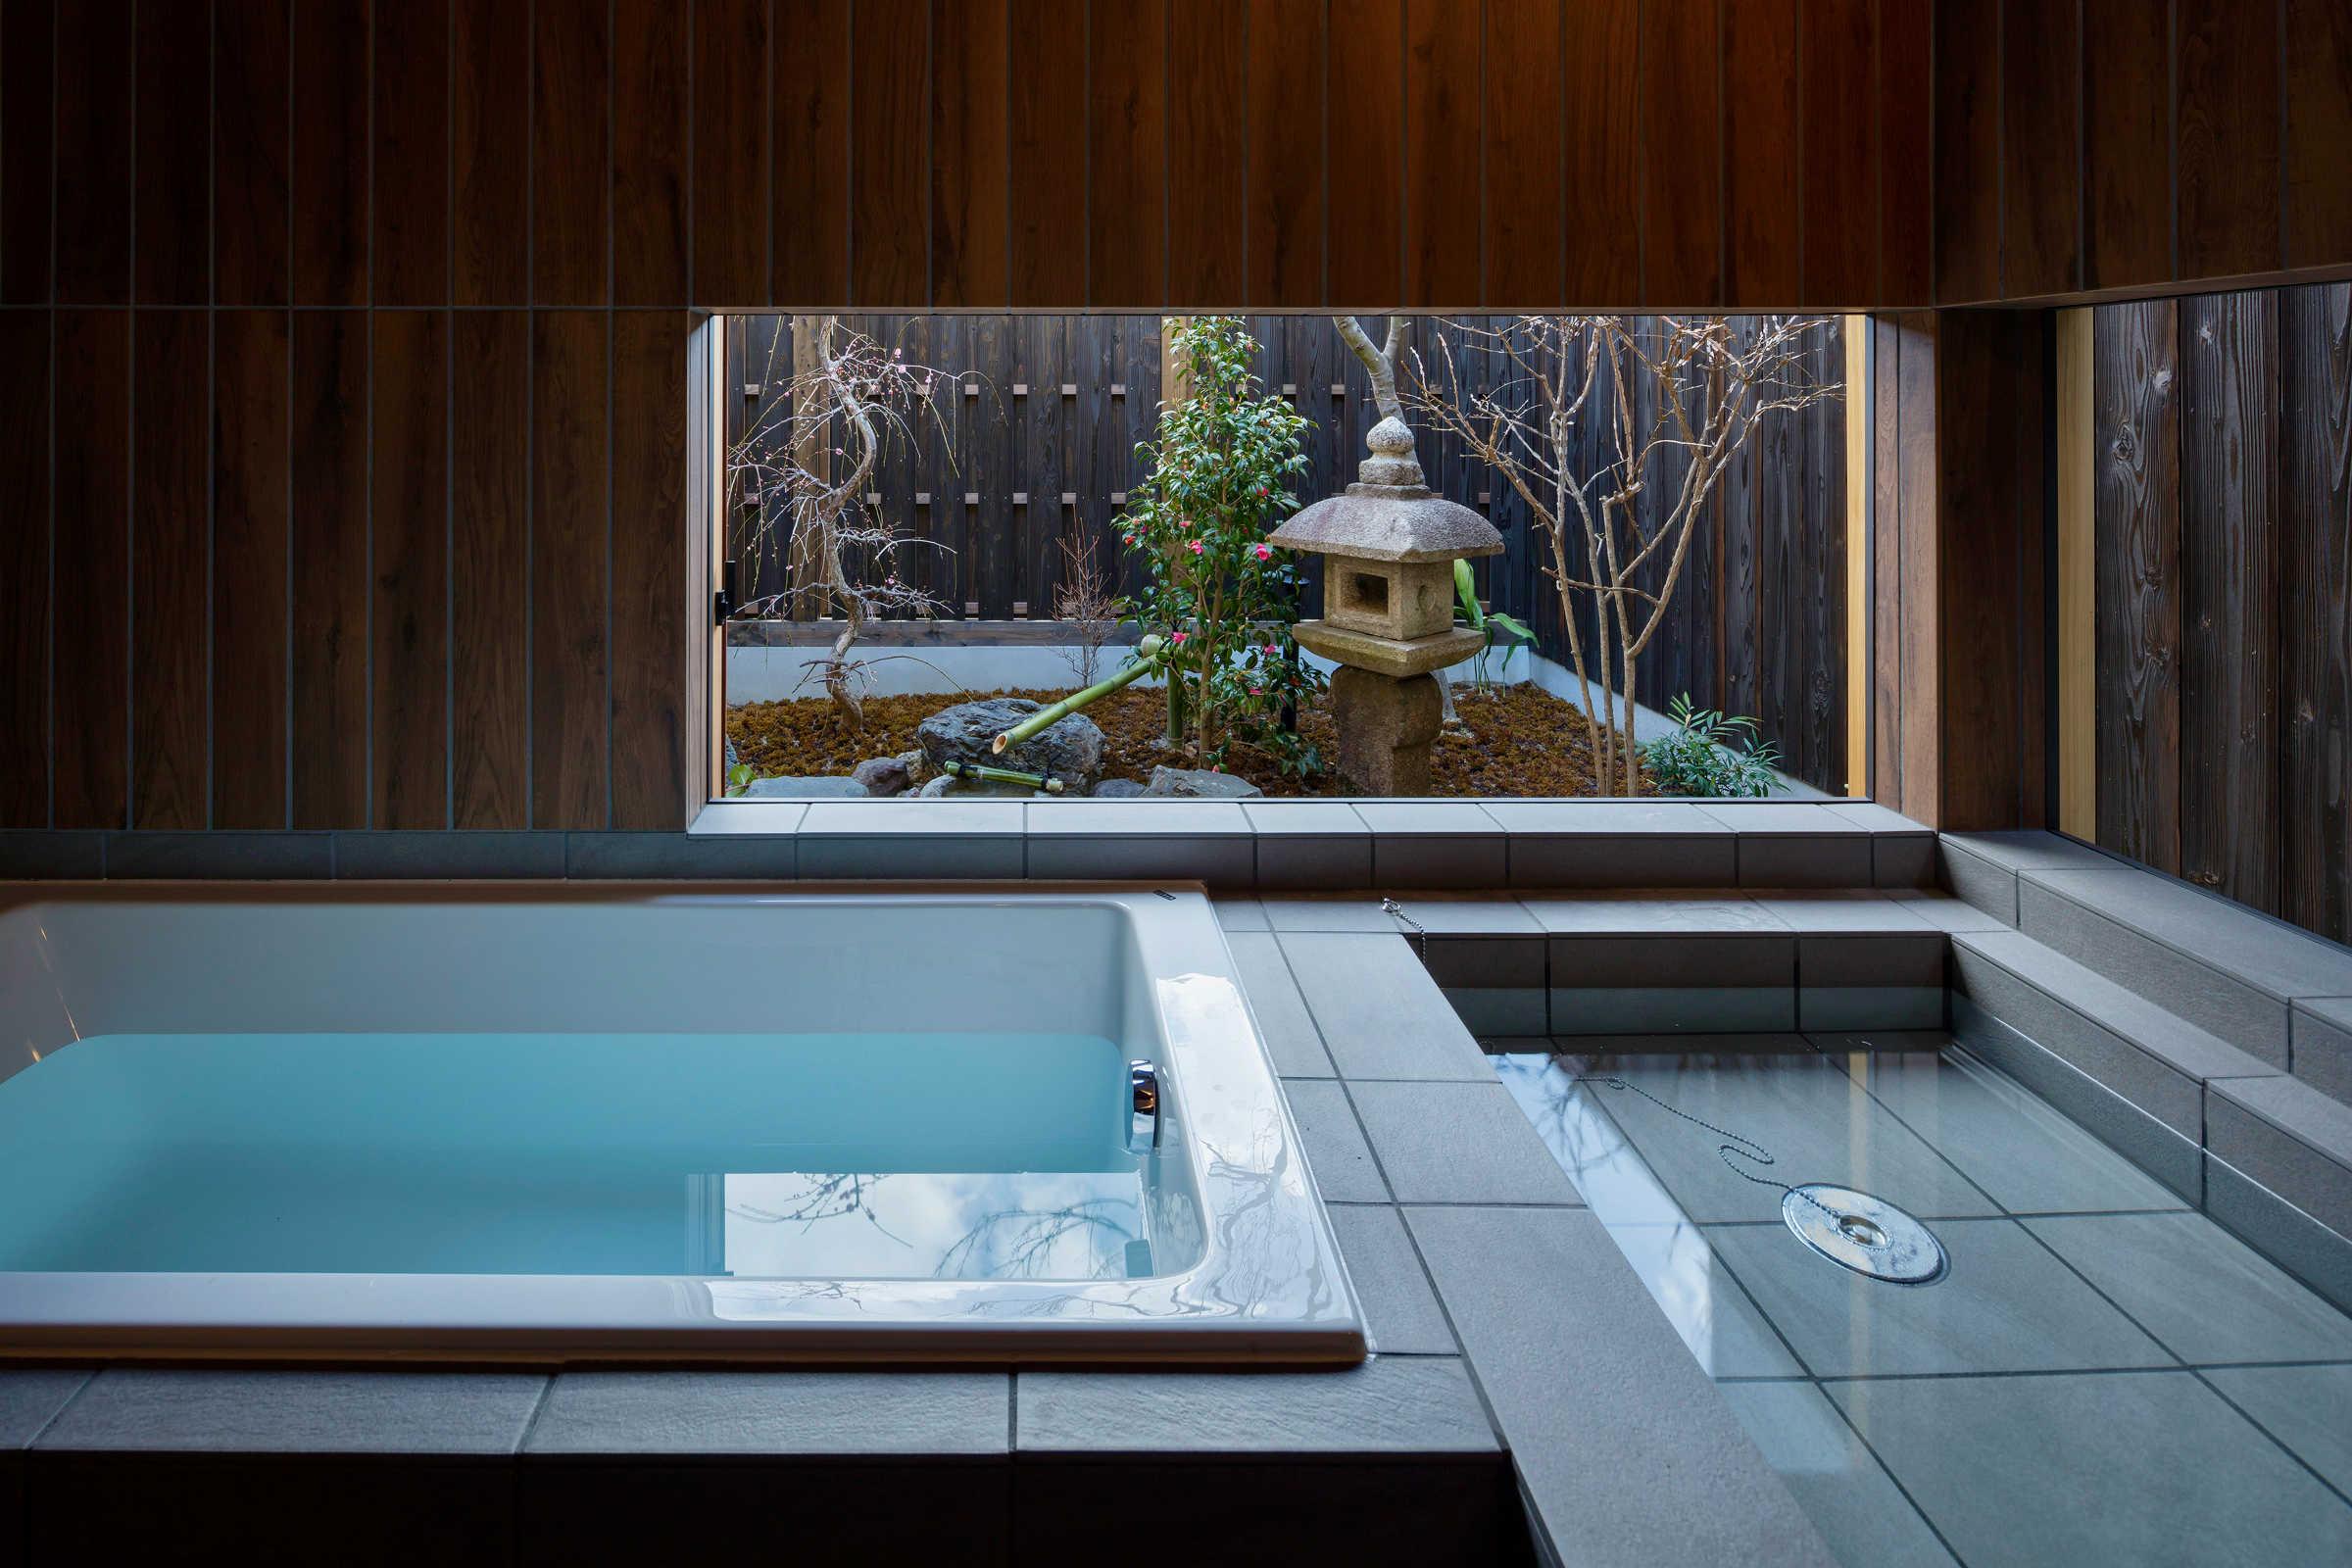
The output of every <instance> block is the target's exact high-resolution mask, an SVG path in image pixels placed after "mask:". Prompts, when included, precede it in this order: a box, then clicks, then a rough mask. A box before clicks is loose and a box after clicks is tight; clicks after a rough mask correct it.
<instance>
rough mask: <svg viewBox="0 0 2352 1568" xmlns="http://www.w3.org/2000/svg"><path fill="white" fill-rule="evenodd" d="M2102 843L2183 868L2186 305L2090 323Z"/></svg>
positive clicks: (2122, 309) (2111, 314)
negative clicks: (2182, 564) (2182, 386)
mask: <svg viewBox="0 0 2352 1568" xmlns="http://www.w3.org/2000/svg"><path fill="white" fill-rule="evenodd" d="M2091 343H2092V356H2093V367H2092V372H2091V375H2092V387H2093V391H2094V400H2095V401H2094V407H2093V411H2092V429H2093V432H2094V435H2093V447H2092V451H2093V453H2094V454H2095V459H2094V461H2095V463H2096V465H2097V467H2096V471H2095V474H2094V479H2093V483H2094V486H2095V495H2096V501H2095V512H2096V543H2095V548H2094V551H2093V559H2094V561H2095V562H2096V573H2095V574H2096V577H2097V584H2096V587H2095V589H2094V598H2095V601H2096V616H2097V636H2096V639H2095V641H2096V652H2095V659H2096V665H2097V668H2096V674H2095V676H2094V680H2095V684H2096V689H2097V691H2098V694H2099V698H2098V703H2097V705H2096V706H2097V712H2098V756H2099V778H2098V824H2099V842H2100V843H2101V844H2103V845H2105V846H2106V847H2107V848H2108V849H2111V850H2114V851H2115V852H2117V853H2118V854H2120V855H2128V856H2130V857H2131V858H2133V859H2135V860H2141V861H2145V862H2146V863H2147V864H2149V865H2152V866H2155V867H2156V868H2157V869H2158V870H2160V871H2170V872H2173V873H2174V874H2176V875H2178V874H2179V872H2180V577H2179V563H2180V309H2179V307H2178V306H2177V305H2176V304H2175V303H2174V302H2172V301H2170V300H2154V301H2150V302H2147V303H2145V304H2138V305H2114V306H2105V307H2102V308H2101V309H2100V310H2099V312H2098V313H2097V315H2096V317H2095V318H2094V319H2093V322H2092V329H2091Z"/></svg>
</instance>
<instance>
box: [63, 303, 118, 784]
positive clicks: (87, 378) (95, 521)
mask: <svg viewBox="0 0 2352 1568" xmlns="http://www.w3.org/2000/svg"><path fill="white" fill-rule="evenodd" d="M60 281H61V282H62V281H63V275H62V272H61V276H60ZM125 281H126V282H127V279H125ZM56 356H57V357H56V366H57V393H56V397H57V402H56V407H55V413H54V416H53V418H54V420H55V423H54V426H53V428H55V429H57V430H72V431H74V432H76V434H75V436H74V438H73V440H71V441H59V442H57V443H56V458H55V465H56V466H55V467H54V469H53V470H52V473H53V478H52V480H51V482H52V483H53V484H54V485H55V487H56V488H55V490H54V492H53V496H52V502H51V505H52V508H53V511H52V514H51V515H52V516H53V518H54V524H53V532H52V535H51V540H52V543H51V549H52V552H53V558H52V560H53V564H52V566H51V570H52V571H54V572H55V574H56V576H55V582H54V586H53V588H52V590H51V591H52V595H53V598H52V606H53V609H52V612H51V613H52V615H53V617H54V618H53V620H52V623H51V624H52V628H53V629H52V631H51V633H50V643H51V647H52V648H53V649H71V650H73V657H71V658H66V659H56V660H54V661H53V673H52V676H51V680H52V682H53V684H52V686H51V692H52V698H51V701H52V703H53V704H54V711H55V714H56V741H55V744H54V747H53V750H52V752H51V761H50V765H51V768H52V769H53V773H52V777H53V780H54V783H53V790H54V793H53V795H52V801H53V815H52V817H51V821H50V825H51V826H53V827H125V826H127V825H128V824H129V791H130V761H129V755H128V748H129V734H128V723H129V703H130V594H129V582H130V316H129V314H128V313H127V312H123V311H61V312H59V313H58V317H57V343H56Z"/></svg>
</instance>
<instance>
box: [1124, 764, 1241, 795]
mask: <svg viewBox="0 0 2352 1568" xmlns="http://www.w3.org/2000/svg"><path fill="white" fill-rule="evenodd" d="M1141 793H1142V794H1144V795H1146V796H1149V797H1151V798H1152V799H1153V800H1165V799H1169V798H1171V797H1173V798H1176V799H1180V800H1203V801H1241V800H1250V799H1253V798H1261V797H1263V796H1264V795H1265V793H1266V792H1265V791H1264V790H1261V789H1259V788H1258V787H1257V786H1256V785H1254V784H1252V783H1250V781H1249V780H1248V779H1246V778H1236V777H1235V776H1234V775H1233V774H1231V773H1220V772H1217V771H1216V770H1215V769H1214V768H1206V767H1169V766H1167V765H1166V764H1164V763H1163V764H1161V765H1160V766H1158V767H1155V768H1153V769H1152V782H1151V783H1150V784H1149V785H1148V786H1146V787H1145V788H1144V789H1143V790H1142V791H1141Z"/></svg>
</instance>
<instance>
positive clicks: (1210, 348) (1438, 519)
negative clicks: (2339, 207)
mask: <svg viewBox="0 0 2352 1568" xmlns="http://www.w3.org/2000/svg"><path fill="white" fill-rule="evenodd" d="M728 326H729V336H728V349H729V361H730V368H729V373H728V384H729V390H730V392H732V391H734V390H735V388H736V387H738V386H740V388H741V391H742V393H743V398H742V401H741V403H740V405H734V402H733V400H732V399H730V404H731V406H730V408H729V409H728V411H727V413H728V419H727V427H726V433H727V497H726V500H727V506H728V517H727V542H728V563H727V571H728V576H729V588H730V595H729V597H730V600H731V601H732V613H731V614H730V616H729V618H728V626H727V631H728V635H727V670H726V679H727V700H728V710H727V722H726V764H727V773H726V778H727V782H726V791H727V793H728V794H729V795H730V796H735V797H752V798H760V797H772V796H802V797H809V796H845V797H860V796H862V797H867V798H874V797H898V798H907V799H923V798H940V797H943V796H960V795H974V794H1008V795H1016V796H1018V795H1029V794H1032V793H1040V792H1042V793H1046V794H1052V795H1065V796H1067V795H1091V796H1112V797H1115V796H1122V795H1126V796H1134V795H1150V796H1165V795H1178V796H1211V797H1248V796H1256V795H1266V796H1397V797H1423V796H1457V797H1487V798H1493V797H1503V796H1518V797H1572V796H1604V795H1605V796H1621V797H1622V796H1633V795H1675V796H1693V795H1695V796H1710V795H1716V796H1720V795H1765V794H1771V793H1782V794H1789V793H1795V794H1819V793H1822V792H1824V791H1827V792H1829V793H1838V794H1842V793H1844V785H1845V778H1846V771H1847V768H1846V759H1845V756H1844V750H1845V744H1846V736H1845V735H1844V733H1843V727H1844V726H1843V725H1842V723H1841V722H1840V720H1841V718H1842V714H1843V711H1844V702H1843V690H1842V688H1843V686H1844V683H1845V660H1844V635H1843V633H1844V606H1843V604H1842V602H1841V600H1842V594H1841V591H1840V590H1841V589H1842V584H1843V580H1844V577H1845V572H1844V569H1843V560H1842V553H1843V550H1844V547H1845V540H1846V539H1847V537H1848V534H1849V530H1848V529H1847V527H1846V526H1845V518H1844V515H1843V511H1844V506H1845V493H1844V480H1845V475H1844V472H1843V461H1842V460H1843V455H1844V441H1843V434H1842V425H1843V417H1844V413H1843V408H1842V392H1843V388H1842V385H1841V372H1842V370H1843V358H1842V345H1841V342H1840V323H1839V322H1838V320H1837V319H1826V318H1801V317H1745V318H1742V317H1731V318H1670V317H1653V318H1642V317H1577V316H1565V317H1540V318H1516V319H1512V318H1447V319H1439V318H1411V317H1394V318H1390V319H1388V321H1387V322H1386V323H1385V325H1383V326H1379V328H1378V329H1379V331H1380V339H1379V340H1378V341H1375V338H1374V336H1373V334H1372V333H1371V332H1368V331H1367V330H1366V329H1365V323H1363V322H1359V321H1357V320H1356V319H1353V318H1241V317H1192V318H1167V319H1158V318H1091V317H1090V318H1054V317H1003V318H947V317H899V318H887V317H866V318H848V317H739V318H734V319H730V321H729V323H728ZM1727 711H1729V712H1730V713H1731V714H1733V715H1734V716H1730V717H1727V716H1726V712H1727Z"/></svg>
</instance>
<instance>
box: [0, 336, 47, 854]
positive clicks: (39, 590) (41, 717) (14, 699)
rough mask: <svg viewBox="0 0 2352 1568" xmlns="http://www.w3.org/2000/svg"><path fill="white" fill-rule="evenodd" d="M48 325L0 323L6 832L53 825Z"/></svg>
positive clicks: (1, 710)
mask: <svg viewBox="0 0 2352 1568" xmlns="http://www.w3.org/2000/svg"><path fill="white" fill-rule="evenodd" d="M49 323H50V319H49V317H48V315H47V314H46V313H36V312H32V311H9V312H5V313H0V827H47V826H48V825H49V529H50V519H49V399H50V387H49Z"/></svg>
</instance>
